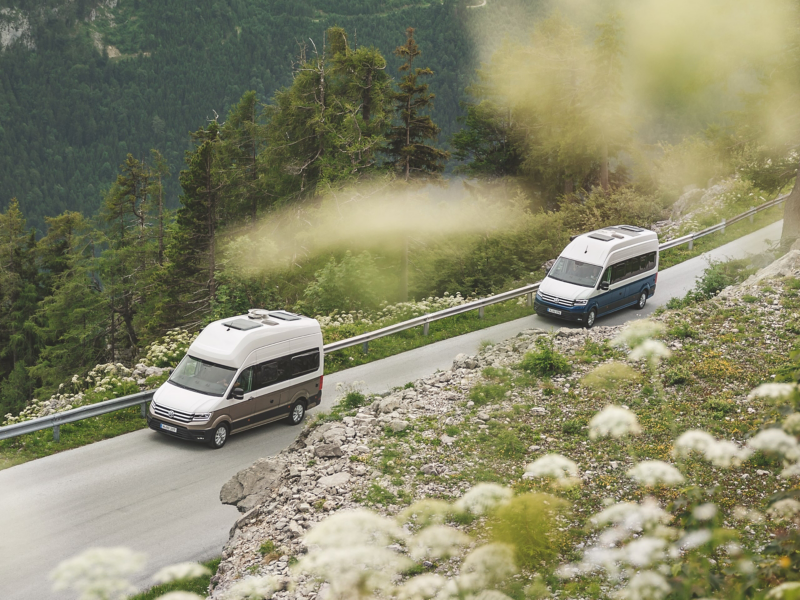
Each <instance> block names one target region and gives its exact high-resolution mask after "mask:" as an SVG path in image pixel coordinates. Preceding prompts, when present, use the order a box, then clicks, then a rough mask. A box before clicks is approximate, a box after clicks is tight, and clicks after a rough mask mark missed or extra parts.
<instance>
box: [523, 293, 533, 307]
mask: <svg viewBox="0 0 800 600" xmlns="http://www.w3.org/2000/svg"><path fill="white" fill-rule="evenodd" d="M525 306H528V307H531V306H533V292H528V301H527V302H526V303H525Z"/></svg>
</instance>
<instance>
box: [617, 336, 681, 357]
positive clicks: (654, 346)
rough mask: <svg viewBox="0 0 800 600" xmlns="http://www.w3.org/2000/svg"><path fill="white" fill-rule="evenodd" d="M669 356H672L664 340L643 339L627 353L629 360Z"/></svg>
mask: <svg viewBox="0 0 800 600" xmlns="http://www.w3.org/2000/svg"><path fill="white" fill-rule="evenodd" d="M670 356H672V352H670V349H669V348H667V346H666V345H665V344H664V342H659V341H658V340H645V341H643V342H642V343H641V344H639V345H638V346H636V347H635V348H634V349H633V350H631V352H630V354H628V358H630V359H631V360H645V359H647V360H649V359H651V358H652V359H661V358H669V357H670Z"/></svg>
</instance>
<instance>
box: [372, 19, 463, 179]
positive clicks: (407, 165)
mask: <svg viewBox="0 0 800 600" xmlns="http://www.w3.org/2000/svg"><path fill="white" fill-rule="evenodd" d="M394 53H395V55H396V56H399V57H401V58H405V62H404V63H403V64H402V65H401V66H400V72H401V73H405V75H404V76H403V78H402V79H401V80H400V83H399V84H398V87H399V91H398V92H397V93H396V94H395V98H394V103H395V112H396V114H397V117H398V120H399V121H400V124H399V125H394V126H392V128H391V130H390V132H389V134H388V136H387V137H388V141H389V144H388V147H387V148H386V154H387V156H388V158H389V162H390V163H391V164H392V165H393V166H394V169H395V170H396V171H397V172H398V173H399V174H400V175H401V176H402V177H403V178H404V179H405V180H406V181H408V180H409V179H411V178H425V177H431V176H435V175H437V174H439V173H441V172H442V171H443V170H444V162H445V161H446V160H447V159H448V158H449V157H450V154H449V153H448V152H445V151H444V150H440V149H438V148H434V147H433V146H431V145H428V144H426V143H425V141H427V140H435V139H436V138H437V137H438V136H439V132H440V129H439V127H438V126H437V125H436V124H435V123H434V122H433V119H431V117H430V116H429V115H426V114H422V113H423V111H425V110H431V109H432V108H433V100H434V98H435V95H434V94H431V93H429V92H428V84H427V83H420V82H419V81H418V80H419V79H420V78H421V77H428V76H431V75H433V71H432V70H431V69H429V68H420V67H414V60H415V59H416V58H417V57H419V56H420V54H422V52H421V51H420V49H419V46H417V42H416V41H415V40H414V28H413V27H409V28H408V29H407V30H406V43H405V44H404V45H402V46H398V47H397V49H396V50H395V51H394Z"/></svg>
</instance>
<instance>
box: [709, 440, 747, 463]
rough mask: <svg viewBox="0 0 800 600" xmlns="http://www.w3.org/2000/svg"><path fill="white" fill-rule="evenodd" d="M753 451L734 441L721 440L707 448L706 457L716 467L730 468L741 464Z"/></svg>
mask: <svg viewBox="0 0 800 600" xmlns="http://www.w3.org/2000/svg"><path fill="white" fill-rule="evenodd" d="M752 453H753V452H752V451H751V450H748V449H747V448H739V446H737V445H736V444H734V443H733V442H729V441H727V440H719V441H715V442H714V443H713V444H711V445H710V446H709V447H708V448H706V452H705V457H706V460H707V461H708V462H710V463H711V464H712V465H714V466H715V467H720V468H723V469H729V468H731V467H738V466H739V465H741V464H742V463H743V462H744V461H746V460H747V459H748V458H750V455H751V454H752Z"/></svg>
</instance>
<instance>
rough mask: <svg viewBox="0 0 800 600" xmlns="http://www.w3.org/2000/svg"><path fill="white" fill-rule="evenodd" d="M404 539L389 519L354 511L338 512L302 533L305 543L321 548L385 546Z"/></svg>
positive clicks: (359, 510)
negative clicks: (364, 545)
mask: <svg viewBox="0 0 800 600" xmlns="http://www.w3.org/2000/svg"><path fill="white" fill-rule="evenodd" d="M405 537H406V533H405V532H404V531H403V529H402V528H401V527H400V526H399V525H398V524H397V523H396V522H395V521H393V520H392V519H388V518H386V517H382V516H380V515H377V514H375V513H373V512H370V511H368V510H364V509H358V510H347V511H342V512H338V513H336V514H334V515H333V516H330V517H328V518H327V519H325V520H324V521H320V522H319V523H318V524H316V525H315V526H314V527H312V528H311V529H310V530H309V532H308V533H307V534H306V536H305V543H306V544H307V545H312V544H314V545H318V546H320V547H322V548H338V547H348V546H353V545H356V544H376V545H378V546H387V545H389V544H391V543H392V542H394V541H396V540H402V539H405Z"/></svg>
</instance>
